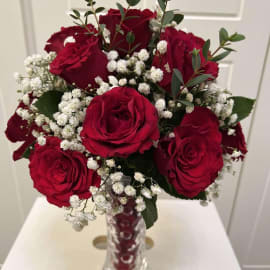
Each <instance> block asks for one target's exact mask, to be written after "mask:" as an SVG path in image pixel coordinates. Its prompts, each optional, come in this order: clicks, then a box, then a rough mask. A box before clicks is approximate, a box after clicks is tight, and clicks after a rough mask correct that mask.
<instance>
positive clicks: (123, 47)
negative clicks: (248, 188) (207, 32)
mask: <svg viewBox="0 0 270 270" xmlns="http://www.w3.org/2000/svg"><path fill="white" fill-rule="evenodd" d="M139 2H140V0H127V7H123V6H122V5H121V4H119V3H117V8H116V9H110V10H109V11H107V13H106V12H104V10H105V9H104V8H103V7H99V6H97V4H96V2H94V1H92V0H86V4H87V6H88V7H89V9H88V11H87V12H85V13H84V14H82V13H80V12H79V11H77V10H72V12H71V14H70V16H71V17H72V18H73V19H74V22H75V24H76V25H75V26H71V27H62V28H61V30H60V31H59V32H57V33H55V34H53V35H52V36H51V37H50V38H49V40H48V41H47V44H46V46H45V51H46V52H47V54H45V55H44V56H41V55H33V56H30V57H27V58H26V60H25V63H24V64H25V68H26V75H25V76H24V75H21V74H18V73H16V74H15V79H16V81H17V82H18V84H19V85H20V90H19V91H18V92H20V93H21V94H22V95H21V97H20V100H19V105H18V107H17V109H16V112H15V113H14V115H13V116H12V117H11V118H10V119H9V121H8V124H7V129H6V136H7V138H8V139H9V140H10V141H11V142H14V143H15V142H22V145H21V146H20V147H19V148H18V149H17V150H16V151H15V152H14V154H13V159H14V160H19V159H21V158H27V159H29V169H30V175H31V178H32V180H33V184H34V187H35V188H36V189H37V190H38V191H39V192H40V193H42V194H44V195H45V196H46V197H47V200H48V202H49V203H51V204H54V205H56V206H58V207H63V208H64V209H65V218H66V220H67V221H70V222H71V223H72V225H73V227H74V229H76V230H81V229H82V228H83V227H84V226H85V225H87V224H88V222H89V221H92V220H95V219H96V216H97V214H104V213H105V212H106V210H107V209H109V208H112V207H113V211H114V212H115V213H120V212H121V209H122V207H123V205H125V204H126V203H127V201H128V199H129V198H134V200H135V202H136V210H137V211H138V212H140V213H141V214H142V216H143V218H144V220H145V223H146V226H147V228H149V227H151V226H152V225H153V224H154V222H155V221H156V220H157V208H156V200H157V195H158V194H160V192H161V190H162V189H163V190H164V191H165V192H167V193H168V194H170V195H172V196H174V197H176V198H180V199H187V200H188V199H196V200H200V201H201V202H202V203H203V204H206V203H207V201H211V200H212V199H213V198H215V197H217V196H218V193H219V186H220V184H219V180H220V179H221V178H222V176H223V174H224V172H225V171H232V165H233V162H234V161H238V160H243V159H244V156H245V154H246V153H247V148H246V142H245V138H244V135H243V132H242V128H241V124H240V121H241V120H243V119H244V118H246V117H247V116H248V115H249V114H250V112H251V110H252V108H253V105H254V102H255V101H254V100H252V99H248V98H246V97H240V96H233V95H232V93H231V92H230V91H229V90H227V89H223V88H221V87H219V86H218V85H217V84H216V78H217V77H218V73H219V64H218V63H219V61H220V60H222V59H223V58H225V57H226V56H228V55H229V54H230V53H232V52H233V51H234V49H232V48H231V47H230V45H232V44H233V43H234V42H238V41H241V40H244V39H245V37H244V36H243V35H241V34H238V33H234V34H232V35H230V34H229V33H228V32H227V31H226V30H225V29H224V28H222V29H221V30H220V32H219V38H220V45H219V47H218V48H217V49H216V50H213V51H211V50H210V45H211V43H210V40H206V41H205V40H203V39H202V38H200V37H198V36H195V35H194V34H192V33H187V32H185V31H184V30H178V29H180V27H179V26H178V25H180V23H181V22H182V20H183V19H184V16H183V15H182V14H180V13H179V12H177V11H171V10H169V11H167V4H168V0H159V1H158V3H159V5H158V6H157V8H156V10H155V11H154V12H152V11H150V10H148V9H145V10H139V9H135V8H134V6H136V5H137V4H139ZM99 13H101V14H99ZM98 15H100V16H98ZM90 17H93V18H94V19H95V20H96V25H95V26H94V25H92V24H89V23H88V20H89V18H90ZM127 176H129V177H130V179H131V180H130V181H129V182H128V184H125V183H124V181H123V179H124V178H125V177H127ZM108 181H110V183H111V186H112V191H113V193H114V194H116V195H117V196H118V201H119V202H118V203H117V204H115V203H114V204H113V206H112V203H111V196H110V193H109V192H108V190H107V189H106V183H107V182H108Z"/></svg>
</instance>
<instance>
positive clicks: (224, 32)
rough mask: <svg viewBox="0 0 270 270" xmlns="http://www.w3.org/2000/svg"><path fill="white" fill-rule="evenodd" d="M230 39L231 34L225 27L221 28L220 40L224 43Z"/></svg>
mask: <svg viewBox="0 0 270 270" xmlns="http://www.w3.org/2000/svg"><path fill="white" fill-rule="evenodd" d="M228 39H229V34H228V32H227V30H226V29H225V28H221V29H220V30H219V42H220V44H224V43H225V42H226V41H227V40H228Z"/></svg>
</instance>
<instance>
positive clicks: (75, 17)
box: [69, 14, 78, 20]
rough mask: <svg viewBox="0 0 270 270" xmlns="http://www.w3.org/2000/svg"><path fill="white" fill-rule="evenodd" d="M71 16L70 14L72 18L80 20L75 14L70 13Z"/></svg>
mask: <svg viewBox="0 0 270 270" xmlns="http://www.w3.org/2000/svg"><path fill="white" fill-rule="evenodd" d="M69 16H70V17H71V18H73V19H75V20H78V17H77V16H75V15H73V14H69Z"/></svg>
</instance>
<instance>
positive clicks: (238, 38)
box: [229, 33, 246, 42]
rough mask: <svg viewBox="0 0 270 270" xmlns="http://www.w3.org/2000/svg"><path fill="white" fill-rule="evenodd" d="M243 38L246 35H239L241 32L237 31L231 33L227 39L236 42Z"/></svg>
mask: <svg viewBox="0 0 270 270" xmlns="http://www.w3.org/2000/svg"><path fill="white" fill-rule="evenodd" d="M244 39H246V37H245V36H244V35H241V34H238V33H235V34H233V35H232V36H231V37H230V38H229V40H230V41H231V42H238V41H242V40H244Z"/></svg>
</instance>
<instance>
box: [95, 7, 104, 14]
mask: <svg viewBox="0 0 270 270" xmlns="http://www.w3.org/2000/svg"><path fill="white" fill-rule="evenodd" d="M104 10H105V8H104V7H99V8H97V9H96V13H100V12H102V11H104Z"/></svg>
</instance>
